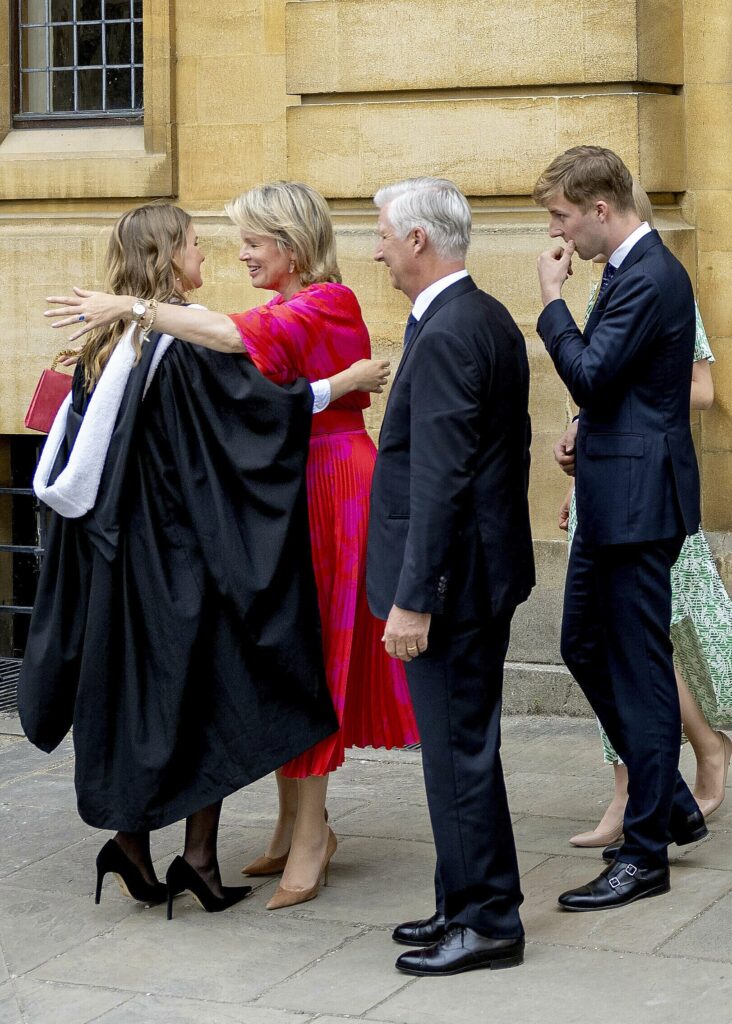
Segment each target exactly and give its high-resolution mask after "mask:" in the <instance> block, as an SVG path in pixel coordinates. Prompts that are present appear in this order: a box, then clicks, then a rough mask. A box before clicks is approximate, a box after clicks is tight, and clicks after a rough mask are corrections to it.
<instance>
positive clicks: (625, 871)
mask: <svg viewBox="0 0 732 1024" xmlns="http://www.w3.org/2000/svg"><path fill="white" fill-rule="evenodd" d="M670 888H671V882H670V873H669V869H668V868H667V867H666V868H638V867H636V866H635V864H623V863H622V862H621V861H619V860H616V861H614V862H613V863H612V864H610V865H609V866H608V867H606V868H605V870H604V871H603V872H602V873H601V874H599V875H598V876H597V878H593V879H592V881H591V882H588V883H587V885H581V886H580V887H579V888H578V889H569V890H568V891H567V892H563V893H562V895H561V896H560V897H559V905H560V906H561V907H562V908H563V909H564V910H612V909H613V907H624V906H626V905H627V904H628V903H634V902H635V901H636V900H642V899H645V898H646V897H647V896H660V895H661V893H664V892H668V891H669V889H670Z"/></svg>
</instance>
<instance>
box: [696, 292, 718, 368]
mask: <svg viewBox="0 0 732 1024" xmlns="http://www.w3.org/2000/svg"><path fill="white" fill-rule="evenodd" d="M694 310H695V312H696V340H695V341H694V362H695V363H698V362H699V360H700V359H706V360H708V361H709V362H710V363H713V362H714V361H715V360H714V356H713V355H712V350H711V348H710V346H709V341H708V340H707V332H706V331H705V330H704V324H703V323H702V318H701V313H700V312H699V307H698V305H697V304H696V302H695V303H694Z"/></svg>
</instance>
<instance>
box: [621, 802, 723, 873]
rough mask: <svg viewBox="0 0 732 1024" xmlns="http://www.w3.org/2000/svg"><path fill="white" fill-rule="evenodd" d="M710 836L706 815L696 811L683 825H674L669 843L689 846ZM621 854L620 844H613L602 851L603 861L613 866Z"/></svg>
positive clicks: (676, 823) (669, 836) (688, 816)
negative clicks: (705, 819)
mask: <svg viewBox="0 0 732 1024" xmlns="http://www.w3.org/2000/svg"><path fill="white" fill-rule="evenodd" d="M708 835H709V829H708V828H707V826H706V822H705V821H704V815H703V814H702V812H701V811H694V812H693V813H692V814H689V815H687V817H686V818H685V819H684V820H683V822H682V823H681V824H679V823H678V822H674V823H673V824H672V826H671V828H670V829H669V833H668V841H669V843H676V845H677V846H688V845H689V843H698V842H699V840H700V839H704V838H705V836H708ZM619 852H620V844H619V843H613V844H612V845H611V846H606V847H605V849H604V850H603V851H602V859H603V860H604V861H605V863H607V864H612V862H613V861H614V860H617V857H618V853H619Z"/></svg>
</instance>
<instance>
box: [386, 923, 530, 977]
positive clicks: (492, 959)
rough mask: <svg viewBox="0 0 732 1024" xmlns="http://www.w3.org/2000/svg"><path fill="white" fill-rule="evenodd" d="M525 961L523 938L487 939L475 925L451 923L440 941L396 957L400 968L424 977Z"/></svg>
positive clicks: (509, 965)
mask: <svg viewBox="0 0 732 1024" xmlns="http://www.w3.org/2000/svg"><path fill="white" fill-rule="evenodd" d="M523 962H524V939H523V936H522V937H521V938H520V939H488V938H486V937H485V936H484V935H479V934H478V932H474V931H473V929H472V928H465V927H464V926H463V925H451V926H450V927H449V928H448V929H447V931H446V932H445V934H444V935H443V937H442V938H441V939H440V941H439V942H436V943H435V944H434V945H433V946H427V947H426V948H425V949H419V950H418V949H415V950H411V951H410V952H409V953H402V955H401V956H400V957H398V958H397V962H396V967H397V970H400V971H404V973H405V974H418V975H421V976H425V977H430V976H435V977H439V976H440V975H446V974H462V972H463V971H476V970H478V969H479V968H481V967H488V968H490V969H491V970H493V971H497V970H500V969H501V968H503V967H518V965H519V964H522V963H523Z"/></svg>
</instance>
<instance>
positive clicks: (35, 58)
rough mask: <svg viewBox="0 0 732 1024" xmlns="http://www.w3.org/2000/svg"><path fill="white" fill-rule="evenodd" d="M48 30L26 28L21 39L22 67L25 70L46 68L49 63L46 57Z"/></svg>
mask: <svg viewBox="0 0 732 1024" xmlns="http://www.w3.org/2000/svg"><path fill="white" fill-rule="evenodd" d="M46 31H47V30H46V29H45V28H24V29H23V31H22V37H21V44H20V46H21V62H22V63H21V66H22V68H23V69H25V68H45V67H46V65H47V63H48V57H47V56H46Z"/></svg>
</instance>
